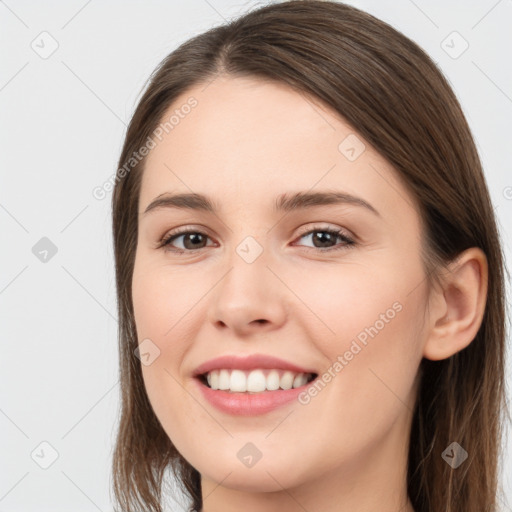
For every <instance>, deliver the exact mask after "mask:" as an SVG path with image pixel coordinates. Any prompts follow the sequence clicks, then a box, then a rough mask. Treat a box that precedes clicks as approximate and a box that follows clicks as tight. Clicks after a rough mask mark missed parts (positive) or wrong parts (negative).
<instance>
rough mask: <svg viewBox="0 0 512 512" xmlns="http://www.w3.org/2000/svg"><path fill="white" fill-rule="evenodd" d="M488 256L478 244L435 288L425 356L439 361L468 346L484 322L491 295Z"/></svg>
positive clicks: (460, 256)
mask: <svg viewBox="0 0 512 512" xmlns="http://www.w3.org/2000/svg"><path fill="white" fill-rule="evenodd" d="M487 279H488V268H487V258H486V256H485V254H484V252H483V251H482V250H481V249H479V248H478V247H471V248H470V249H467V250H466V251H464V252H463V253H461V254H460V255H459V257H458V258H457V259H456V260H455V261H453V262H452V263H451V264H450V265H449V267H448V272H446V273H445V274H444V275H443V278H442V287H441V289H439V290H436V291H434V292H433V303H434V304H435V306H434V307H433V308H431V311H430V312H429V314H430V318H429V327H428V328H429V332H427V333H426V340H425V345H424V349H423V356H424V357H425V358H427V359H431V360H433V361H437V360H440V359H446V358H448V357H451V356H452V355H453V354H455V353H457V352H459V351H460V350H463V349H464V348H466V347H467V346H468V345H469V344H470V343H471V342H472V341H473V339H474V338H475V336H476V334H477V332H478V329H479V328H480V325H481V323H482V319H483V316H484V312H485V304H486V299H487V285H488V283H487Z"/></svg>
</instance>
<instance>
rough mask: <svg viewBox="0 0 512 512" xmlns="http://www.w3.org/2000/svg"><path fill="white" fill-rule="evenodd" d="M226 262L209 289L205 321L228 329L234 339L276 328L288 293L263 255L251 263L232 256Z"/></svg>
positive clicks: (283, 314) (282, 318)
mask: <svg viewBox="0 0 512 512" xmlns="http://www.w3.org/2000/svg"><path fill="white" fill-rule="evenodd" d="M229 263H230V266H229V269H228V271H227V272H225V273H224V276H223V277H222V278H221V279H220V281H219V282H218V284H217V285H216V286H215V287H214V289H213V290H212V293H211V297H210V305H209V312H208V315H209V321H210V322H211V323H212V324H213V325H214V326H215V328H216V329H224V330H232V331H233V335H234V336H237V337H242V336H247V335H249V334H251V333H256V332H267V331H271V330H274V329H278V328H280V327H281V326H282V325H283V324H284V322H285V321H286V318H287V314H288V311H289V306H290V304H289V302H288V301H289V300H290V295H292V294H291V293H290V291H289V290H288V289H287V288H286V286H285V284H283V281H282V280H280V279H279V277H278V276H277V273H276V271H275V270H274V269H272V268H270V267H269V265H268V263H269V261H268V258H266V257H265V253H263V254H261V255H260V256H259V257H258V258H257V259H256V260H255V261H252V262H248V261H246V260H245V259H244V258H243V257H241V256H239V254H237V253H235V254H234V255H233V257H232V258H231V259H230V262H229ZM272 266H274V265H272Z"/></svg>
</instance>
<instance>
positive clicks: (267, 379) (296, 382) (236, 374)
mask: <svg viewBox="0 0 512 512" xmlns="http://www.w3.org/2000/svg"><path fill="white" fill-rule="evenodd" d="M310 375H311V374H306V373H294V372H290V371H284V372H283V371H282V370H281V371H280V370H260V369H258V370H252V371H250V372H245V371H242V370H227V369H222V370H213V371H211V372H209V373H208V374H207V375H206V380H207V382H208V385H209V386H210V387H211V388H212V389H220V390H223V391H233V392H238V393H244V392H247V391H248V392H249V393H261V392H262V391H265V390H268V391H276V390H278V389H292V388H298V387H301V386H304V385H305V384H306V383H307V382H308V377H309V376H310Z"/></svg>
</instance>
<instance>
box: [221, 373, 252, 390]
mask: <svg viewBox="0 0 512 512" xmlns="http://www.w3.org/2000/svg"><path fill="white" fill-rule="evenodd" d="M214 389H215V388H214ZM229 389H230V390H231V391H238V392H244V391H247V379H246V378H245V374H244V372H243V371H242V370H233V371H232V372H231V378H230V379H229Z"/></svg>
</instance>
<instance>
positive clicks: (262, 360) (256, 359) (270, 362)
mask: <svg viewBox="0 0 512 512" xmlns="http://www.w3.org/2000/svg"><path fill="white" fill-rule="evenodd" d="M223 368H226V369H237V370H255V369H257V368H261V369H269V370H270V369H276V370H288V371H291V372H294V373H316V372H315V370H311V369H307V368H302V367H300V366H298V365H296V364H293V363H290V362H288V361H285V360H284V359H279V358H277V357H274V356H270V355H265V354H252V355H250V356H236V355H234V354H227V355H224V356H220V357H216V358H215V359H210V360H209V361H206V362H204V363H203V364H201V365H199V366H198V367H197V368H196V369H195V370H194V372H193V376H194V377H198V376H199V375H203V374H205V373H208V372H209V371H212V370H218V369H223Z"/></svg>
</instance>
